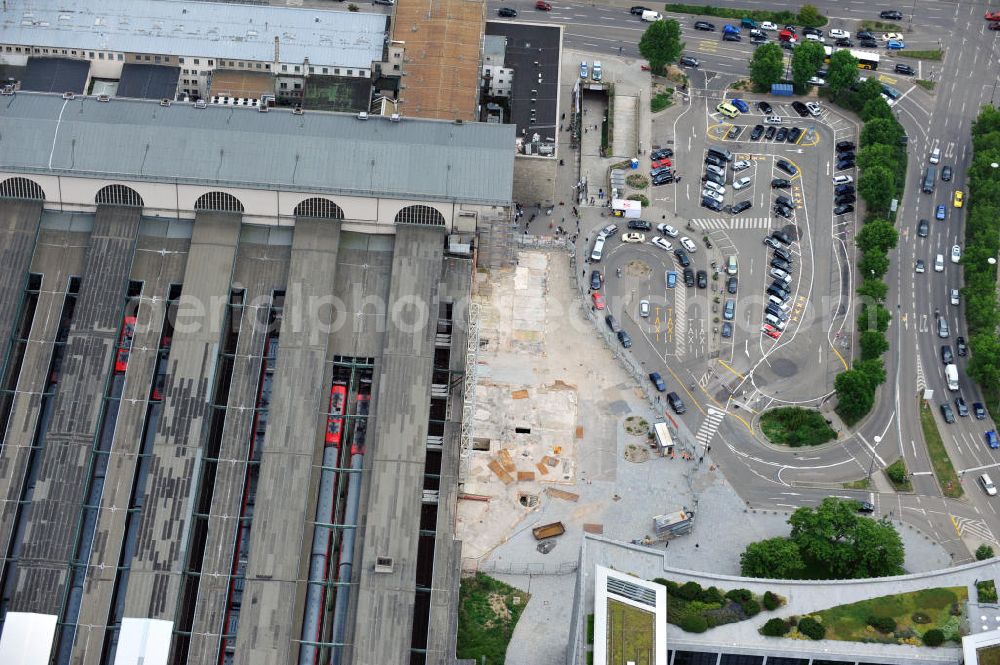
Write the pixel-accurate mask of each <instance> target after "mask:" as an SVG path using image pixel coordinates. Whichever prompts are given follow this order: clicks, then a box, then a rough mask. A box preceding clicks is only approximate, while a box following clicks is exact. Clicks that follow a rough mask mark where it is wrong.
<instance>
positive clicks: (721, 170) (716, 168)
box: [705, 164, 726, 178]
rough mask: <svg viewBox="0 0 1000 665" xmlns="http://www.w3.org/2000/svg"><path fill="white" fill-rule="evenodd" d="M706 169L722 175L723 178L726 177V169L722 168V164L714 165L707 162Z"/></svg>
mask: <svg viewBox="0 0 1000 665" xmlns="http://www.w3.org/2000/svg"><path fill="white" fill-rule="evenodd" d="M705 170H706V171H708V172H709V173H714V174H715V175H717V176H722V177H723V178H725V177H726V169H724V168H722V167H721V166H713V165H712V164H706V165H705Z"/></svg>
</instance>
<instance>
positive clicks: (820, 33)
mask: <svg viewBox="0 0 1000 665" xmlns="http://www.w3.org/2000/svg"><path fill="white" fill-rule="evenodd" d="M802 34H803V35H816V36H817V37H822V36H823V31H822V30H820V29H819V28H802Z"/></svg>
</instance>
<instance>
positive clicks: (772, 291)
mask: <svg viewBox="0 0 1000 665" xmlns="http://www.w3.org/2000/svg"><path fill="white" fill-rule="evenodd" d="M766 293H767V295H769V296H774V297H775V298H781V299H782V300H788V291H785V290H784V289H782V288H780V287H778V286H775V285H774V284H772V285H770V286H769V287H767V292H766Z"/></svg>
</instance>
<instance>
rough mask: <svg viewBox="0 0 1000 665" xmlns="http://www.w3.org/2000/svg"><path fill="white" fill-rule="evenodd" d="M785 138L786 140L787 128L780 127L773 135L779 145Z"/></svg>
mask: <svg viewBox="0 0 1000 665" xmlns="http://www.w3.org/2000/svg"><path fill="white" fill-rule="evenodd" d="M787 138H788V128H787V127H781V128H780V129H778V133H777V134H776V135H775V137H774V140H775V141H777V142H778V143H781V142H783V141H784V140H785V139H787Z"/></svg>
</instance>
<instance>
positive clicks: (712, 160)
mask: <svg viewBox="0 0 1000 665" xmlns="http://www.w3.org/2000/svg"><path fill="white" fill-rule="evenodd" d="M705 163H706V164H711V165H712V166H718V167H719V168H723V167H724V166H725V165H726V162H724V161H723V160H722V159H721V158H719V157H716V156H715V155H713V154H712V153H708V154H707V155H705Z"/></svg>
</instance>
